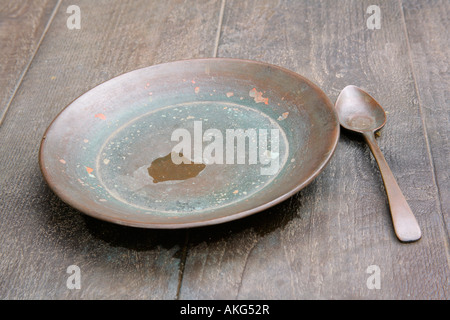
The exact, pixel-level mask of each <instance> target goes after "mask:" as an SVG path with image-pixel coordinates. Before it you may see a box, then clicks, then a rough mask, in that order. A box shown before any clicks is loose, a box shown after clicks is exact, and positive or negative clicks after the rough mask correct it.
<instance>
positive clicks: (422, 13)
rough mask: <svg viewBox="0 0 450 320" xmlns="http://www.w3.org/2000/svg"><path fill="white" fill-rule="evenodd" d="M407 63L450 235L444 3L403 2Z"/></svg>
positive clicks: (449, 77)
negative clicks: (408, 62) (407, 51)
mask: <svg viewBox="0 0 450 320" xmlns="http://www.w3.org/2000/svg"><path fill="white" fill-rule="evenodd" d="M403 8H404V12H405V22H406V25H405V27H406V29H407V34H408V40H409V46H410V50H411V63H412V67H413V72H414V78H415V81H416V89H417V91H418V99H419V103H420V105H421V115H422V120H423V122H424V125H425V127H424V128H425V132H424V133H425V134H426V138H427V139H428V143H429V146H428V147H429V151H430V156H431V161H432V164H433V166H434V176H435V180H436V183H437V186H438V192H439V201H440V210H441V212H442V214H443V217H444V220H445V225H446V229H447V235H448V234H449V233H450V166H449V159H450V141H449V136H450V135H449V126H448V124H449V123H450V109H449V107H448V105H449V101H450V91H449V89H448V87H449V83H450V72H449V70H448V68H449V65H450V60H449V59H450V58H449V57H450V38H449V37H448V30H449V28H450V16H449V3H448V1H445V0H444V1H434V0H433V1H425V2H424V1H403Z"/></svg>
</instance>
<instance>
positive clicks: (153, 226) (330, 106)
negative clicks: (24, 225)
mask: <svg viewBox="0 0 450 320" xmlns="http://www.w3.org/2000/svg"><path fill="white" fill-rule="evenodd" d="M190 61H192V62H202V61H204V62H207V61H230V62H237V63H250V64H256V65H261V66H266V67H271V68H275V69H278V70H280V71H282V72H284V73H287V74H290V75H292V76H293V77H295V78H299V79H301V80H302V81H304V82H305V83H307V84H308V85H309V86H310V87H311V88H313V89H314V91H315V92H316V93H317V94H318V95H319V96H320V97H321V98H322V99H323V101H324V102H325V105H326V106H327V107H328V109H329V111H330V113H331V114H332V115H333V117H334V119H335V130H334V135H333V136H331V137H330V140H333V141H332V144H331V149H330V151H329V152H328V154H327V155H326V157H325V158H324V160H323V161H321V162H320V165H319V166H318V167H317V168H316V169H315V170H314V171H313V172H312V173H311V175H309V177H308V179H306V180H305V181H303V182H302V183H300V184H298V185H297V186H296V187H295V188H293V189H291V190H290V191H288V192H286V193H284V194H283V195H281V196H279V197H277V198H275V199H272V200H270V201H268V202H265V203H262V204H259V205H257V206H255V207H253V208H251V209H248V210H244V211H239V212H236V213H233V214H230V215H226V216H223V217H218V218H211V219H208V220H200V221H191V222H181V223H176V222H174V221H172V222H167V223H162V222H158V223H152V222H142V221H134V220H131V219H122V218H117V217H111V216H109V215H105V214H101V213H99V212H97V211H96V210H91V209H90V208H89V207H87V206H85V205H83V204H81V203H80V202H78V201H73V200H72V198H71V197H70V196H68V195H66V193H64V191H63V190H61V189H60V188H58V184H57V183H55V182H54V181H53V179H52V178H51V176H50V174H49V173H48V172H47V169H46V168H45V164H44V156H45V153H44V145H45V140H46V137H47V135H48V134H49V132H50V131H51V129H52V126H53V124H54V123H55V122H56V121H57V120H58V118H59V117H60V115H61V114H62V113H63V112H65V111H67V109H68V108H69V107H70V106H71V105H72V104H73V103H74V102H75V101H76V100H78V99H79V98H81V97H82V96H84V95H85V94H86V93H88V92H90V91H92V90H94V89H95V88H97V87H99V86H101V85H103V84H104V83H106V82H108V81H112V80H114V79H117V78H119V77H121V76H124V75H126V74H128V73H131V72H134V71H137V70H142V69H151V68H153V67H157V66H163V65H167V64H173V63H177V62H190ZM339 136H340V125H339V120H338V116H337V113H336V110H335V108H334V105H333V103H332V102H331V100H330V98H329V97H328V96H327V95H326V94H325V92H324V91H323V90H322V89H321V88H320V87H319V86H318V85H316V84H315V83H314V82H312V81H311V80H309V79H308V78H306V77H304V76H302V75H301V74H299V73H296V72H294V71H292V70H289V69H287V68H285V67H281V66H278V65H274V64H271V63H267V62H262V61H258V60H250V59H239V58H193V59H181V60H174V61H169V62H164V63H159V64H154V65H150V66H146V67H142V68H137V69H134V70H131V71H127V72H124V73H121V74H118V75H116V76H114V77H112V78H110V79H108V80H106V81H103V82H101V83H99V84H97V85H95V86H93V87H92V88H90V89H88V90H87V91H85V92H83V93H82V94H81V95H79V96H77V97H76V98H75V99H73V100H72V101H71V102H70V103H69V104H67V105H66V106H65V107H64V108H63V109H62V110H61V111H59V112H58V113H57V115H56V116H55V117H54V118H53V120H52V121H51V122H50V124H49V125H48V127H47V128H46V130H45V132H44V134H43V136H42V138H41V142H40V145H39V152H38V161H39V168H40V171H41V173H42V176H43V177H44V180H45V181H46V183H47V185H48V186H49V188H50V189H51V190H52V192H53V193H54V194H55V195H56V196H57V197H58V198H59V199H60V200H62V201H63V202H64V203H66V204H67V205H69V206H70V207H72V208H74V209H76V210H78V211H80V212H81V213H83V214H86V215H88V216H91V217H93V218H96V219H99V220H103V221H106V222H110V223H115V224H119V225H123V226H129V227H138V228H146V229H185V228H193V227H202V226H210V225H215V224H222V223H225V222H229V221H234V220H238V219H241V218H244V217H247V216H250V215H252V214H255V213H258V212H261V211H264V210H267V209H269V208H271V207H273V206H275V205H277V204H279V203H281V202H283V201H285V200H287V199H289V198H290V197H292V196H293V195H295V194H296V193H298V192H299V191H300V190H302V189H303V188H305V187H306V186H308V185H309V184H310V183H311V182H312V181H313V180H314V179H315V178H316V177H317V176H318V175H319V174H320V173H321V172H322V171H323V170H324V169H325V167H326V166H327V165H328V164H329V162H330V160H331V158H332V157H333V155H334V153H335V151H336V147H337V144H338V142H339Z"/></svg>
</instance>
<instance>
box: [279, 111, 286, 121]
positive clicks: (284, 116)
mask: <svg viewBox="0 0 450 320" xmlns="http://www.w3.org/2000/svg"><path fill="white" fill-rule="evenodd" d="M288 116H289V112H285V113H283V114H282V115H281V116H279V117H278V121H281V120H284V119H286V118H287V117H288Z"/></svg>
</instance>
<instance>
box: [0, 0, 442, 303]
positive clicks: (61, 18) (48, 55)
mask: <svg viewBox="0 0 450 320" xmlns="http://www.w3.org/2000/svg"><path fill="white" fill-rule="evenodd" d="M71 5H77V6H78V7H79V8H80V11H81V12H80V17H81V21H80V27H81V28H80V29H76V28H75V29H70V28H68V20H69V26H70V25H71V24H73V23H74V21H75V20H72V19H73V18H74V16H73V14H75V13H76V12H75V11H71V10H69V12H67V11H68V8H69V6H71ZM371 5H378V7H379V9H380V17H381V23H380V25H379V27H380V28H379V29H376V28H375V29H373V28H369V26H372V25H373V26H375V27H376V24H373V22H376V21H375V20H374V19H375V18H376V16H373V15H374V14H376V11H371V9H372V8H370V9H369V10H368V8H369V7H370V6H371ZM69 9H71V8H69ZM449 12H450V2H449V1H448V0H440V1H439V0H436V1H422V0H411V1H408V0H403V1H402V0H398V1H372V0H363V1H360V0H354V1H350V0H348V1H347V0H345V1H344V0H343V1H335V0H320V1H313V0H311V1H300V0H298V1H294V0H291V1H275V0H251V1H243V0H198V1H182V0H168V1H156V0H155V1H144V0H133V1H131V0H129V1H128V0H127V1H124V0H120V1H119V0H117V1H107V0H96V1H90V0H77V1H72V0H70V1H65V0H62V1H61V0H35V1H34V0H33V1H31V0H28V1H25V0H23V1H7V0H3V1H0V43H1V50H0V121H1V126H0V139H1V145H0V172H1V178H0V197H1V201H0V214H1V217H0V244H1V251H0V298H2V299H448V298H449V296H450V290H449V276H450V271H449V225H450V177H449V169H450V167H449V159H450V143H449V101H450V94H449V87H450V72H449V65H450V60H449V59H450V50H449V48H450V46H449V44H450V43H449V42H450V41H449V39H450V37H449V36H448V33H449V30H450V24H449V21H450V16H449ZM368 20H369V22H368ZM213 56H217V57H233V58H243V59H254V60H259V61H265V62H269V63H272V64H276V65H280V66H282V67H285V68H288V69H290V70H293V71H295V72H298V73H300V74H302V75H304V76H306V77H307V78H309V79H311V80H312V81H313V82H315V83H316V84H318V85H319V87H321V88H322V89H323V90H324V91H325V93H326V94H327V95H328V96H329V97H330V99H331V100H332V101H333V102H334V101H335V100H336V98H337V96H338V94H339V92H340V91H341V90H342V89H343V88H344V87H345V86H346V85H349V84H354V85H357V86H360V87H361V88H363V89H365V90H367V91H368V92H369V93H371V94H372V95H373V96H374V97H375V98H376V99H377V100H378V101H379V102H380V104H381V105H382V106H383V107H384V108H385V109H386V111H387V112H388V121H387V124H386V126H385V128H384V129H382V130H381V134H380V136H379V137H378V138H377V140H378V143H379V144H380V147H381V149H382V151H383V153H384V155H385V157H386V159H387V161H388V163H389V165H390V166H391V169H392V171H393V173H394V175H395V176H396V178H397V179H398V183H399V185H400V187H401V189H402V190H403V192H404V194H405V196H406V198H407V200H408V201H409V204H410V206H411V208H412V209H413V211H414V212H415V215H416V217H417V219H418V221H419V223H420V225H421V227H422V231H423V238H422V239H421V240H420V241H419V242H416V243H410V244H403V243H400V242H399V241H398V240H397V239H396V237H395V234H394V231H393V228H392V222H391V218H390V213H389V207H388V203H387V198H386V194H385V191H384V188H383V184H382V180H381V177H380V174H379V171H378V168H377V165H376V162H375V160H374V159H373V157H372V156H371V154H370V151H369V149H368V147H367V145H366V144H365V143H364V142H363V141H362V140H361V139H360V138H358V137H356V136H352V135H349V134H347V133H345V132H343V134H342V135H341V138H340V141H339V145H338V147H337V150H336V152H335V155H334V157H333V158H332V161H331V162H330V163H329V165H328V166H327V168H326V169H325V171H324V172H322V174H321V175H320V176H319V177H318V178H317V179H315V180H314V182H313V183H312V184H310V185H309V186H308V187H307V188H305V189H303V190H302V191H301V192H300V193H298V194H297V195H295V196H294V197H292V198H290V199H289V200H287V201H285V202H283V203H281V204H279V205H277V206H275V207H273V208H272V209H269V210H267V211H265V212H262V213H259V214H256V215H252V216H250V217H248V218H245V219H241V220H238V221H234V222H230V223H226V224H222V225H216V226H211V227H204V228H193V229H189V230H172V231H167V230H146V229H136V228H130V227H123V226H118V225H114V224H110V223H107V222H102V221H98V220H96V219H93V218H90V217H88V216H86V215H84V214H82V213H80V212H78V211H76V210H74V209H72V208H71V207H69V206H68V205H66V204H64V203H63V202H62V201H61V200H59V198H57V197H56V196H55V195H54V194H53V193H52V192H51V190H50V189H49V187H48V186H47V184H46V183H45V181H44V179H43V177H42V175H41V173H40V170H39V166H38V150H39V143H40V139H41V138H42V135H43V133H44V130H45V129H46V127H47V126H48V125H49V124H50V122H51V120H52V119H53V118H54V117H55V116H56V115H57V114H58V112H59V111H60V110H61V109H62V108H64V107H65V106H66V105H67V104H69V103H70V102H71V101H72V100H74V99H75V98H77V97H78V96H79V95H81V94H83V93H84V92H85V91H87V90H89V89H90V88H93V87H94V86H96V85H97V84H100V83H102V82H104V81H106V80H108V79H111V78H112V77H114V76H116V75H119V74H122V73H124V72H127V71H131V70H134V69H137V68H141V67H145V66H149V65H154V64H158V63H162V62H168V61H174V60H179V59H187V58H200V57H213ZM71 265H76V266H78V267H79V270H80V274H81V278H80V280H81V282H80V283H81V288H80V289H70V288H68V286H67V283H68V280H71V279H69V277H70V276H71V274H70V273H68V272H67V268H68V267H69V266H71ZM371 266H372V267H371ZM373 266H374V267H373ZM73 275H75V274H73ZM69 282H70V281H69ZM71 283H76V282H71ZM378 285H379V286H378ZM69 287H70V286H69Z"/></svg>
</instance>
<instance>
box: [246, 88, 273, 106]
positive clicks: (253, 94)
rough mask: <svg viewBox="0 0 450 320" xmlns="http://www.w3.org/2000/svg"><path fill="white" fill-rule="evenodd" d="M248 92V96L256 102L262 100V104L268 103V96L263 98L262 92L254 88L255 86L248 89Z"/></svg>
mask: <svg viewBox="0 0 450 320" xmlns="http://www.w3.org/2000/svg"><path fill="white" fill-rule="evenodd" d="M248 94H249V95H250V97H252V98H253V99H255V102H256V103H260V102H264V104H269V98H264V97H263V96H262V95H263V93H262V92H260V91H258V90H256V88H253V89H252V90H250V92H249V93H248Z"/></svg>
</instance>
